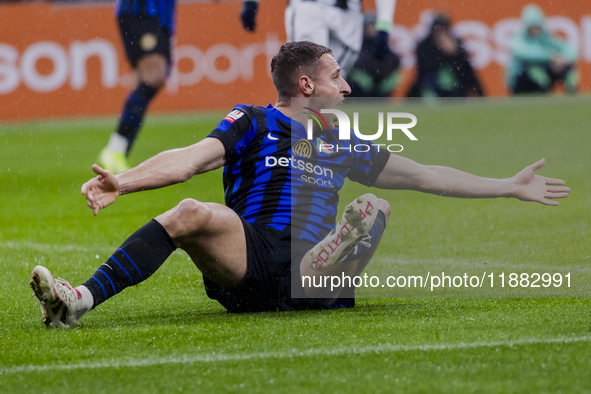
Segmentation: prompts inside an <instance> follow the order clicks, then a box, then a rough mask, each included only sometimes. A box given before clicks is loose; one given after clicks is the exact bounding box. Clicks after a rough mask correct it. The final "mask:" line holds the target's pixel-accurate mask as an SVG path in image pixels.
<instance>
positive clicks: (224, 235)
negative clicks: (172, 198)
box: [156, 199, 246, 286]
mask: <svg viewBox="0 0 591 394" xmlns="http://www.w3.org/2000/svg"><path fill="white" fill-rule="evenodd" d="M156 220H157V221H158V222H159V223H161V224H162V226H163V227H164V228H165V229H166V231H167V232H168V234H169V235H170V237H171V238H172V240H173V242H174V244H175V246H176V247H178V248H181V249H183V250H184V251H185V252H187V254H188V255H189V256H190V257H191V259H192V260H193V262H194V263H195V265H196V266H197V268H199V270H201V272H202V273H203V275H205V276H206V277H207V278H208V279H210V280H212V281H213V282H215V283H216V284H218V285H220V286H231V285H234V284H236V283H239V282H240V281H241V280H242V279H243V278H244V276H245V274H246V237H245V235H244V228H243V226H242V221H241V220H240V218H239V217H238V215H237V214H236V213H235V212H234V211H232V210H231V209H230V208H228V207H226V206H224V205H221V204H216V203H203V202H199V201H196V200H193V199H186V200H183V201H181V203H180V204H179V205H178V206H177V207H175V208H174V209H172V210H170V211H168V212H166V213H164V214H162V215H160V216H158V217H157V218H156Z"/></svg>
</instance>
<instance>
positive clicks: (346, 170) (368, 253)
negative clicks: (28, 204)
mask: <svg viewBox="0 0 591 394" xmlns="http://www.w3.org/2000/svg"><path fill="white" fill-rule="evenodd" d="M271 73H272V78H273V83H274V84H275V87H276V88H277V92H278V99H277V103H276V105H275V106H272V105H269V106H267V107H257V106H247V105H239V106H236V107H235V109H234V110H233V111H232V112H231V113H230V114H228V115H227V116H226V117H225V118H224V119H223V120H222V121H221V122H220V123H219V125H218V126H217V127H216V128H215V129H214V130H213V131H212V132H211V134H210V135H209V136H208V138H205V139H204V140H202V141H200V142H198V143H196V144H194V145H191V146H188V147H185V148H181V149H174V150H168V151H164V152H162V153H160V154H158V155H156V156H154V157H152V158H150V159H148V160H146V161H145V162H144V163H142V164H140V165H138V166H137V167H135V168H132V169H130V170H128V171H125V172H123V173H121V174H118V175H113V174H112V173H110V172H108V171H106V170H103V169H102V168H100V167H99V166H97V165H93V167H92V169H93V171H94V172H95V173H96V174H97V175H98V176H97V177H95V178H93V179H91V180H89V181H88V182H86V183H85V184H84V185H83V186H82V194H84V195H85V196H86V199H87V204H88V206H89V207H90V208H91V209H92V211H93V213H94V214H95V215H96V214H98V212H99V210H100V209H103V208H106V207H107V206H109V205H110V204H112V203H113V202H114V201H115V200H116V199H117V198H118V197H119V196H121V195H124V194H128V193H134V192H138V191H142V190H149V189H156V188H161V187H164V186H168V185H172V184H176V183H180V182H184V181H187V180H188V179H190V178H191V177H193V176H194V175H197V174H200V173H204V172H207V171H211V170H214V169H216V168H219V167H222V166H223V167H224V188H225V203H226V205H221V204H216V203H207V202H201V201H197V200H194V199H186V200H183V201H181V202H180V203H179V204H178V205H177V206H176V207H175V208H173V209H171V210H170V211H168V212H165V213H163V214H161V215H159V216H157V217H156V218H155V219H153V220H151V221H150V222H148V223H147V224H146V225H144V226H143V227H141V228H140V229H138V230H137V231H136V232H135V233H133V234H132V235H131V236H130V237H129V238H128V239H127V240H125V242H123V244H122V245H121V246H120V247H119V248H118V249H117V250H116V251H115V253H113V255H112V256H111V257H110V258H109V259H108V260H107V261H106V262H105V263H103V264H102V265H101V266H100V267H99V268H98V270H97V271H96V272H95V273H94V275H92V277H90V279H88V281H86V282H85V283H84V284H82V285H80V286H78V287H76V288H73V287H72V286H70V285H69V284H68V283H67V282H66V281H64V280H61V279H55V278H54V277H53V276H52V274H51V273H50V272H49V270H47V269H46V268H44V267H41V266H37V267H35V269H34V270H33V272H32V274H31V282H30V285H31V287H32V288H33V290H34V293H35V296H36V297H37V299H38V300H39V304H40V305H41V312H42V315H43V321H44V322H45V324H46V325H47V326H52V327H73V326H74V325H75V324H76V323H77V322H78V321H79V320H80V318H81V317H82V316H83V315H84V314H85V313H87V312H88V311H89V310H90V309H92V308H95V307H97V306H98V305H99V304H101V303H102V302H104V301H106V300H107V299H109V298H111V297H113V296H114V295H116V294H118V293H121V292H122V291H123V290H124V289H125V288H126V287H129V286H133V285H136V284H138V283H140V282H142V281H144V280H146V279H147V278H148V277H149V276H150V275H152V274H153V273H154V272H156V270H157V269H158V268H159V267H160V266H161V265H162V264H163V263H164V261H165V260H166V259H167V258H168V256H169V255H170V254H171V253H172V252H173V251H174V250H175V249H177V248H181V249H183V250H184V251H185V252H186V253H187V254H188V255H189V256H190V257H191V258H192V260H193V261H194V263H195V265H196V266H197V268H199V270H200V271H201V272H202V273H203V278H204V283H205V288H206V291H207V294H208V296H209V297H210V298H212V299H215V300H217V301H218V302H219V303H220V304H222V305H223V306H224V307H225V308H226V309H227V310H228V311H229V312H237V313H239V312H255V311H277V310H301V309H322V308H337V307H352V306H353V305H354V289H351V288H336V289H334V290H333V291H329V290H328V289H322V288H305V287H304V288H303V289H302V294H301V295H297V296H296V297H294V296H293V294H292V292H291V290H292V288H291V281H292V279H293V280H296V281H298V280H301V277H302V276H314V275H320V276H322V275H341V274H342V273H344V274H346V275H351V276H353V275H359V274H360V273H361V272H362V271H363V270H364V268H365V267H366V266H367V264H368V263H369V261H370V259H371V257H372V255H373V253H374V251H375V249H376V247H377V245H378V243H379V241H380V239H381V236H382V234H383V231H384V229H385V227H386V223H387V221H388V218H389V216H390V205H389V204H388V202H386V201H385V200H382V199H379V198H377V197H376V196H374V195H372V194H366V195H363V196H360V197H358V198H356V199H355V200H354V201H353V202H351V203H350V204H349V205H348V206H347V208H346V209H345V211H344V213H343V215H342V217H341V218H340V220H339V222H338V223H337V224H336V226H335V222H336V215H337V204H338V192H339V190H340V188H341V187H342V186H343V183H344V179H345V178H349V179H351V180H352V181H355V182H359V183H362V184H364V185H367V186H375V187H378V188H384V189H407V190H417V191H421V192H427V193H433V194H437V195H442V196H453V197H467V198H490V197H515V198H518V199H520V200H524V201H536V202H539V203H542V204H546V205H558V202H557V201H554V200H551V199H554V198H564V197H567V196H568V192H569V188H567V187H564V186H562V185H563V184H564V181H562V180H559V179H551V178H545V177H543V176H539V175H536V174H535V173H534V172H535V171H536V170H538V169H539V168H541V167H542V166H543V165H544V160H540V161H538V162H537V163H535V164H533V165H531V166H529V167H526V168H525V169H523V170H522V171H520V172H519V173H517V175H515V176H513V177H511V178H506V179H492V178H482V177H478V176H475V175H471V174H468V173H465V172H462V171H459V170H455V169H452V168H449V167H440V166H431V165H422V164H419V163H416V162H414V161H412V160H409V159H406V158H403V157H400V156H396V155H393V154H390V153H388V152H387V151H386V150H384V149H382V150H379V149H378V148H376V147H374V149H372V150H370V151H369V152H355V151H354V149H353V150H352V149H340V150H338V151H334V152H331V153H330V154H321V153H320V152H319V151H318V150H315V149H307V150H306V149H305V148H306V145H307V144H310V145H311V147H315V146H319V145H317V143H318V142H319V141H317V139H318V138H320V137H322V141H329V142H330V141H333V140H335V141H336V138H337V134H338V131H337V132H334V131H333V132H331V131H328V130H324V131H322V132H320V133H315V134H314V135H313V140H308V139H307V138H306V137H305V134H302V135H299V134H298V133H300V132H301V130H302V128H301V127H297V125H298V124H299V123H297V122H295V121H294V122H293V124H294V127H293V130H292V113H291V101H292V100H291V97H297V98H311V99H316V98H334V99H332V100H330V99H326V100H324V101H325V102H326V101H331V102H333V103H334V104H336V103H338V102H339V101H342V99H343V97H344V96H345V95H347V94H348V93H349V86H348V85H347V83H346V82H345V81H344V80H343V78H342V77H341V75H340V72H339V65H338V63H337V62H336V60H335V58H334V57H333V56H332V54H331V52H330V50H329V49H327V48H325V47H323V46H320V45H317V44H313V43H310V42H307V41H304V42H292V43H288V44H285V45H284V46H282V47H281V49H280V51H279V53H278V54H277V55H276V56H275V57H274V58H273V60H272V62H271ZM310 102H312V101H310ZM297 117H298V114H293V118H297ZM300 126H301V124H300ZM300 137H301V138H300ZM356 138H357V137H352V139H351V141H338V143H339V144H341V146H344V147H345V148H346V146H349V147H350V145H352V144H355V143H359V142H360V141H359V140H356ZM298 144H299V145H298ZM292 277H293V278H292ZM296 283H297V282H296ZM296 288H297V286H296ZM300 296H301V297H300ZM304 296H305V297H307V298H302V297H304ZM311 297H314V298H311Z"/></svg>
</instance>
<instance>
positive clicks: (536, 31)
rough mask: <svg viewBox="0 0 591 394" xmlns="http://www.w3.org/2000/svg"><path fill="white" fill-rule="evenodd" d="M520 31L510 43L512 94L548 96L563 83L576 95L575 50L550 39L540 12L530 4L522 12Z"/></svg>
mask: <svg viewBox="0 0 591 394" xmlns="http://www.w3.org/2000/svg"><path fill="white" fill-rule="evenodd" d="M521 21H522V23H523V28H522V30H521V31H520V32H519V33H517V35H516V36H515V37H513V39H512V40H511V43H510V50H511V60H510V61H509V63H508V68H507V75H506V79H507V85H508V87H509V90H510V92H511V93H512V94H519V93H547V92H549V91H550V90H551V89H552V87H553V86H554V84H556V83H559V82H562V83H564V88H565V90H566V91H567V92H569V93H575V92H576V90H577V84H578V79H579V78H578V74H577V72H576V70H575V68H574V65H575V62H576V61H577V55H578V54H577V48H575V46H574V45H570V44H569V43H568V42H566V41H564V40H561V39H560V38H557V37H553V36H552V35H551V34H550V33H549V32H548V30H547V29H546V27H545V20H544V14H543V13H542V10H541V9H540V8H539V7H538V6H536V5H533V4H529V5H527V6H525V7H524V8H523V11H522V12H521Z"/></svg>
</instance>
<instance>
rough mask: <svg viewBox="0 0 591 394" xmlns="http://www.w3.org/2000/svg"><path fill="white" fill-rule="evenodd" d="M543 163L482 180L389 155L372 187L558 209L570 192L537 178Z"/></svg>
mask: <svg viewBox="0 0 591 394" xmlns="http://www.w3.org/2000/svg"><path fill="white" fill-rule="evenodd" d="M544 163H545V160H544V159H542V160H540V161H538V162H536V163H534V164H532V165H531V166H528V167H526V168H524V169H523V170H521V171H520V172H519V173H517V174H516V175H515V176H513V177H511V178H505V179H497V178H484V177H480V176H476V175H472V174H469V173H467V172H463V171H460V170H456V169H454V168H450V167H443V166H429V165H423V164H419V163H417V162H415V161H412V160H410V159H407V158H403V157H400V156H396V155H391V157H390V159H389V160H388V163H387V164H386V167H385V168H384V170H383V171H382V173H381V174H380V175H379V176H378V179H377V180H376V183H375V185H374V186H376V187H380V188H383V189H404V190H417V191H421V192H425V193H431V194H437V195H440V196H448V197H463V198H495V197H515V198H517V199H519V200H522V201H535V202H539V203H541V204H545V205H558V201H554V200H553V199H555V198H565V197H568V193H569V192H570V189H569V188H568V187H565V186H563V185H564V183H565V182H564V181H563V180H561V179H553V178H546V177H543V176H540V175H536V174H535V171H537V170H539V169H540V168H542V166H543V165H544Z"/></svg>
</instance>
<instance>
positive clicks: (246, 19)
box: [240, 0, 259, 32]
mask: <svg viewBox="0 0 591 394" xmlns="http://www.w3.org/2000/svg"><path fill="white" fill-rule="evenodd" d="M258 9H259V3H257V2H256V1H249V0H245V1H244V4H243V5H242V12H240V20H241V21H242V26H244V28H245V29H246V30H247V31H252V32H254V30H255V28H256V25H257V22H256V15H257V11H258Z"/></svg>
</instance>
